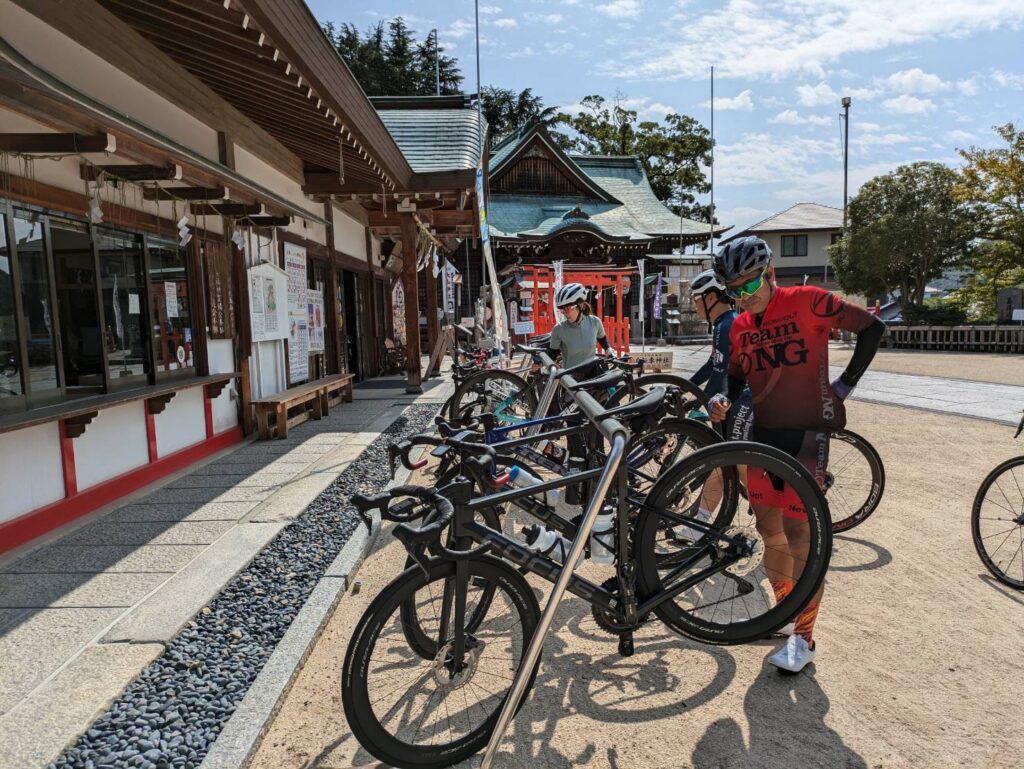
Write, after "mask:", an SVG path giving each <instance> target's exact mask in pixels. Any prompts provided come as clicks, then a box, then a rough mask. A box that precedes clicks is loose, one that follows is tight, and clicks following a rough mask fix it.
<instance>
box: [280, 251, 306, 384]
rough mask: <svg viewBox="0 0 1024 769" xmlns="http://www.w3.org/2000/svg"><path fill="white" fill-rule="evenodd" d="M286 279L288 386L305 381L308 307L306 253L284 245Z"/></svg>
mask: <svg viewBox="0 0 1024 769" xmlns="http://www.w3.org/2000/svg"><path fill="white" fill-rule="evenodd" d="M284 271H285V273H286V274H287V276H288V376H289V377H290V380H291V382H292V384H294V383H296V382H304V381H306V380H307V379H309V306H308V304H307V302H306V292H307V291H308V290H309V289H308V288H307V283H306V249H305V248H303V247H302V246H296V245H295V244H294V243H285V244H284Z"/></svg>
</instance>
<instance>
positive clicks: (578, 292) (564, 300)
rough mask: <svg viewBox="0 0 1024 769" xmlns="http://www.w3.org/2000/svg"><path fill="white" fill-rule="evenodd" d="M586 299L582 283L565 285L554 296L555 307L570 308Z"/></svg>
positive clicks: (585, 291) (585, 290)
mask: <svg viewBox="0 0 1024 769" xmlns="http://www.w3.org/2000/svg"><path fill="white" fill-rule="evenodd" d="M586 298H587V289H586V287H585V286H584V285H583V284H582V283H566V284H565V285H564V286H562V287H561V288H560V289H558V293H556V294H555V307H557V308H558V309H562V308H563V307H571V306H572V305H574V304H576V303H577V302H580V301H582V300H584V299H586Z"/></svg>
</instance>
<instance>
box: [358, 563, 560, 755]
mask: <svg viewBox="0 0 1024 769" xmlns="http://www.w3.org/2000/svg"><path fill="white" fill-rule="evenodd" d="M467 566H468V581H467V584H466V585H465V586H464V587H465V588H466V589H467V605H466V617H467V618H470V617H474V619H473V622H474V625H475V626H474V628H473V629H472V631H470V630H469V629H467V628H457V627H454V626H455V624H456V623H455V621H454V616H455V615H454V609H453V604H454V603H455V601H453V600H452V599H451V595H450V592H449V593H448V597H447V600H446V591H445V584H446V583H448V584H451V583H452V582H454V581H455V573H456V564H455V562H454V561H444V560H439V559H435V560H433V561H431V562H430V564H429V567H428V572H429V573H424V571H423V570H422V569H421V568H419V567H418V566H416V567H413V568H411V569H407V570H406V571H405V572H403V573H402V574H401V575H400V576H399V577H398V578H397V579H396V580H395V581H394V582H392V583H391V584H390V585H388V586H387V587H386V588H384V590H383V591H382V592H381V594H380V595H378V596H377V598H375V599H374V601H373V603H371V604H370V606H369V607H368V608H367V610H366V612H364V614H363V616H362V617H361V618H360V620H359V622H358V623H357V625H356V629H355V633H354V634H353V636H352V640H351V642H350V643H349V646H348V650H347V652H346V654H345V663H344V667H343V669H342V677H341V701H342V705H343V707H344V709H345V717H346V718H347V719H348V723H349V726H350V727H351V729H352V733H353V734H354V735H355V737H356V739H357V740H359V743H360V744H361V745H362V746H363V747H364V748H365V749H366V750H367V751H369V752H370V753H371V754H373V756H374V757H376V758H377V759H379V760H381V761H383V762H384V763H386V764H388V765H391V766H401V767H404V768H406V769H441V768H442V767H446V766H451V765H452V764H457V763H458V762H460V761H463V760H465V759H466V758H469V757H470V756H471V755H473V754H474V753H476V752H478V751H479V750H481V749H482V748H483V747H484V746H486V744H487V741H488V740H489V739H490V736H491V733H492V732H493V731H494V726H495V724H496V722H497V720H498V716H499V715H500V713H501V709H502V707H503V705H504V703H505V700H506V699H507V698H508V692H509V689H510V688H511V686H512V681H513V679H514V678H515V676H516V674H517V672H518V671H519V669H520V667H521V666H522V661H523V656H524V654H525V651H526V648H527V647H528V646H529V643H530V640H531V639H532V638H533V634H534V632H535V630H536V627H537V622H538V620H539V619H540V607H539V606H538V605H537V599H536V597H535V596H534V594H533V591H532V590H531V589H530V586H529V585H528V584H527V582H526V580H525V578H523V577H522V575H520V574H519V573H518V572H517V571H516V570H515V569H514V568H512V567H511V566H509V565H508V564H505V563H504V562H502V561H500V560H498V559H496V558H492V557H490V556H486V555H485V556H483V557H481V558H477V559H473V560H471V561H469V563H468V564H467ZM488 588H491V589H493V594H492V597H491V599H490V603H489V607H488V610H487V612H486V616H485V617H483V618H479V617H475V611H474V607H475V606H476V605H477V604H478V603H479V596H480V594H481V590H486V589H488ZM409 600H414V601H415V602H416V606H417V610H416V611H417V615H418V616H419V617H420V618H421V620H422V622H423V626H424V628H425V629H426V630H427V632H429V633H431V635H432V636H433V638H434V639H435V640H434V643H435V644H436V647H437V649H438V651H437V654H436V655H435V657H434V658H432V659H429V660H424V659H423V658H421V657H420V656H419V655H418V654H417V653H416V652H415V651H413V650H412V649H410V647H409V644H408V642H407V640H406V637H405V634H404V633H403V629H402V620H401V607H402V606H403V605H404V604H405V603H406V602H407V601H409ZM427 617H429V618H430V620H429V622H428V620H427ZM459 642H461V644H462V645H463V647H464V651H463V652H462V654H461V655H456V654H455V647H456V644H457V643H459ZM534 675H536V668H534V670H533V671H531V673H530V681H529V684H528V686H527V691H529V687H530V686H532V684H533V676H534ZM524 700H525V696H524Z"/></svg>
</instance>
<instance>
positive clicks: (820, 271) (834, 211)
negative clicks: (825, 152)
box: [721, 203, 843, 289]
mask: <svg viewBox="0 0 1024 769" xmlns="http://www.w3.org/2000/svg"><path fill="white" fill-rule="evenodd" d="M842 230H843V210H842V209H841V208H833V207H832V206H824V205H821V204H820V203H797V204H796V205H794V206H790V207H789V208H787V209H786V210H785V211H782V212H780V213H777V214H773V215H772V216H769V217H768V218H767V219H763V220H762V221H760V222H758V223H757V224H754V225H752V226H750V227H748V228H747V229H745V230H743V231H742V232H738V233H736V234H735V235H730V236H729V237H728V238H725V239H723V240H722V241H721V244H722V245H725V244H726V243H728V242H729V241H732V240H735V239H737V238H742V237H745V236H747V235H756V236H757V237H759V238H763V239H764V240H765V242H767V243H768V247H769V248H770V249H771V250H772V253H773V254H775V262H774V263H775V275H776V278H777V279H778V283H779V285H780V286H798V285H801V284H802V283H804V282H806V283H808V284H812V285H815V286H823V287H824V288H829V289H833V288H835V287H836V283H835V278H834V276H833V274H832V265H831V263H830V262H829V259H828V250H827V249H828V247H829V246H830V245H832V244H833V243H835V242H836V241H837V240H838V239H839V237H840V235H841V234H842ZM805 275H806V276H807V278H806V281H805V279H804V276H805Z"/></svg>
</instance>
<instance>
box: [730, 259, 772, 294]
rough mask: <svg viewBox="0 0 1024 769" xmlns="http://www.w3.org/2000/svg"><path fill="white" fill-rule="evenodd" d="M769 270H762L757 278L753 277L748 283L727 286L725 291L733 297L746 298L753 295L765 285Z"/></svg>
mask: <svg viewBox="0 0 1024 769" xmlns="http://www.w3.org/2000/svg"><path fill="white" fill-rule="evenodd" d="M766 272H768V268H767V267H766V268H765V269H763V270H761V274H760V275H758V276H757V277H756V278H751V279H750V280H748V281H747V282H746V283H741V284H740V285H738V286H734V287H731V288H730V287H728V286H727V287H726V289H725V293H726V295H727V296H729V297H730V298H732V299H746V298H747V297H748V296H753V295H754V294H756V293H757V292H758V291H760V290H761V286H763V285H764V276H765V273H766Z"/></svg>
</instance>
